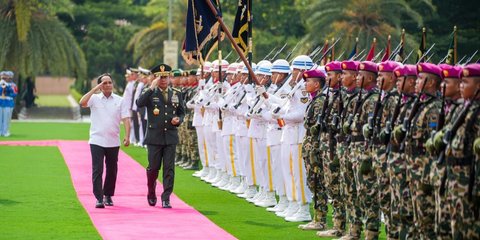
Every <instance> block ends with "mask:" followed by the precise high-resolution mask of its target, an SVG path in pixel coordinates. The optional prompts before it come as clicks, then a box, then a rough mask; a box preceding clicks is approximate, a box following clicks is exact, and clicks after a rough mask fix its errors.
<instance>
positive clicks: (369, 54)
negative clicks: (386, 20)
mask: <svg viewBox="0 0 480 240" xmlns="http://www.w3.org/2000/svg"><path fill="white" fill-rule="evenodd" d="M376 43H377V39H376V38H373V42H372V46H371V47H370V51H368V55H367V58H365V61H372V59H373V58H374V57H375V45H376Z"/></svg>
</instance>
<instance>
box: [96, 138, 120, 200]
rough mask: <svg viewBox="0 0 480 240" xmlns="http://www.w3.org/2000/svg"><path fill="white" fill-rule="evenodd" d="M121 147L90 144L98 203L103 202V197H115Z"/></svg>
mask: <svg viewBox="0 0 480 240" xmlns="http://www.w3.org/2000/svg"><path fill="white" fill-rule="evenodd" d="M119 148H120V147H112V148H105V147H100V146H98V145H94V144H90V152H91V154H92V183H93V194H94V195H95V198H96V199H97V200H98V201H102V200H103V195H105V196H113V195H115V183H116V182H117V171H118V165H117V163H118V150H119ZM104 159H105V166H106V175H105V182H104V184H103V188H102V175H103V160H104Z"/></svg>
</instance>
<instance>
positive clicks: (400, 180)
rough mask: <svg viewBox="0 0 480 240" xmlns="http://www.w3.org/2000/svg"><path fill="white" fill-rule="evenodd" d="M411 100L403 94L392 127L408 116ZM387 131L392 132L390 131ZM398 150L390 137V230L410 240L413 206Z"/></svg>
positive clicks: (398, 145) (398, 144) (403, 162)
mask: <svg viewBox="0 0 480 240" xmlns="http://www.w3.org/2000/svg"><path fill="white" fill-rule="evenodd" d="M413 100H414V97H413V96H411V95H408V94H404V95H403V96H402V100H401V108H400V114H399V116H398V117H397V119H396V121H395V122H392V127H393V126H399V125H401V124H402V122H403V119H404V118H405V117H406V116H408V115H409V114H410V110H411V108H412V105H413ZM390 121H392V119H390ZM389 131H392V129H390V130H389ZM383 133H384V132H383ZM385 135H386V137H390V136H388V134H386V133H385ZM399 148H400V143H399V142H397V141H396V140H395V138H394V137H393V136H391V138H390V142H389V145H388V147H387V167H388V174H389V176H390V188H391V192H392V195H391V197H392V199H391V202H390V204H391V207H390V212H391V215H392V227H391V229H392V232H395V231H396V232H398V234H399V239H406V238H407V237H408V239H412V238H413V236H414V235H415V228H414V226H413V225H414V223H413V205H412V201H411V200H410V199H411V192H410V188H409V182H408V179H407V166H406V161H405V154H404V153H400V150H399ZM394 224H395V225H394Z"/></svg>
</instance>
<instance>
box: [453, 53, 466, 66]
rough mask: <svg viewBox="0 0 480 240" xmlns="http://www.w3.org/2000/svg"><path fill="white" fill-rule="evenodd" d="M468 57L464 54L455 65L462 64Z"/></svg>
mask: <svg viewBox="0 0 480 240" xmlns="http://www.w3.org/2000/svg"><path fill="white" fill-rule="evenodd" d="M466 57H467V55H464V56H463V57H462V58H460V60H459V61H458V62H457V64H455V65H460V64H461V63H462V61H463V60H464V59H465V58H466Z"/></svg>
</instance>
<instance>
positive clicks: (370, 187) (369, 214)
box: [350, 89, 380, 239]
mask: <svg viewBox="0 0 480 240" xmlns="http://www.w3.org/2000/svg"><path fill="white" fill-rule="evenodd" d="M377 94H378V93H377V91H376V90H375V89H369V90H367V91H365V92H364V93H363V95H362V99H361V102H358V101H357V102H356V104H361V105H360V106H359V111H358V112H357V113H355V115H354V116H353V122H352V124H351V126H350V131H351V136H350V137H351V142H352V144H351V146H352V152H351V155H350V156H351V159H352V161H353V168H354V169H355V179H356V183H357V194H358V198H359V202H360V206H359V207H361V208H362V209H363V211H364V215H363V217H364V218H366V224H365V239H377V238H378V231H379V228H380V216H379V213H380V206H379V203H378V199H377V197H378V196H377V195H378V188H377V186H376V185H377V178H376V174H375V171H373V169H372V162H373V152H372V151H370V150H369V149H367V148H366V142H365V140H366V139H365V138H364V136H363V135H362V129H363V126H364V125H365V124H368V118H369V117H372V115H373V111H374V108H375V101H376V97H377V96H378V95H377Z"/></svg>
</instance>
